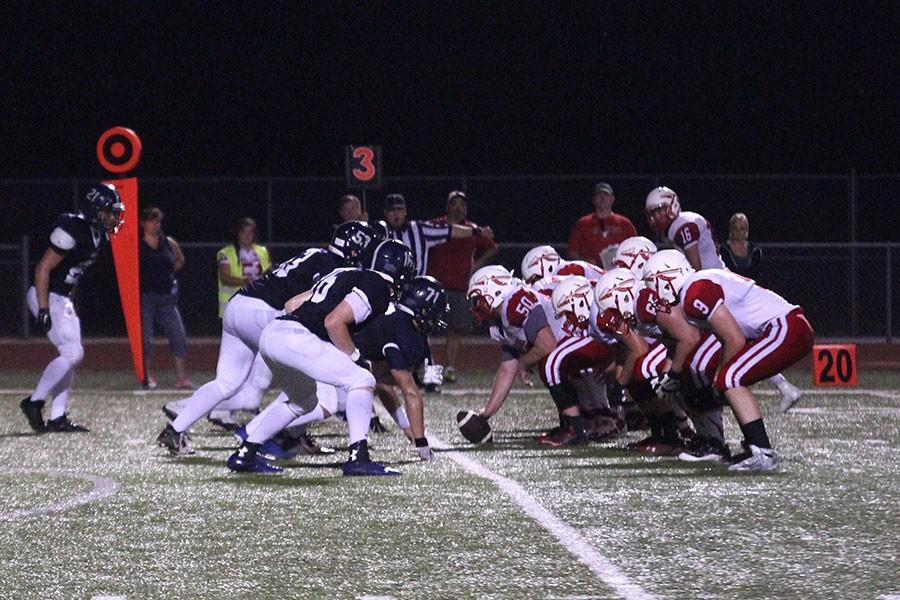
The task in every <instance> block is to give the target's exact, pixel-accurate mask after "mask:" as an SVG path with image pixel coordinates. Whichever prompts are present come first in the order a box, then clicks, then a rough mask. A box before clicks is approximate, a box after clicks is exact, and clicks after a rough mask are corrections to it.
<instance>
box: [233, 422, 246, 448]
mask: <svg viewBox="0 0 900 600" xmlns="http://www.w3.org/2000/svg"><path fill="white" fill-rule="evenodd" d="M234 437H235V439H237V441H238V443H239V444H243V443H244V442H245V441H247V426H246V425H241V426H240V427H238V428H237V429H235V430H234Z"/></svg>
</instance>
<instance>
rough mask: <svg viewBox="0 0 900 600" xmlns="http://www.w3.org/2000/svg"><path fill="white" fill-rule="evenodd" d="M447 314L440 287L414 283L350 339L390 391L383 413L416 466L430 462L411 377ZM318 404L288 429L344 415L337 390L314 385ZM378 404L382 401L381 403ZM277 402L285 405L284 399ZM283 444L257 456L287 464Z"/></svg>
mask: <svg viewBox="0 0 900 600" xmlns="http://www.w3.org/2000/svg"><path fill="white" fill-rule="evenodd" d="M448 310H449V307H448V305H447V292H446V291H445V290H444V287H443V286H442V285H441V284H440V283H439V282H438V281H437V280H436V279H434V278H433V277H427V276H420V277H416V278H414V279H412V280H411V281H410V282H409V283H408V284H407V285H406V286H405V287H404V288H403V291H402V292H400V298H399V300H397V301H396V302H395V303H394V304H393V306H392V307H391V308H389V309H388V311H387V312H386V313H385V314H384V315H381V316H380V317H377V318H376V319H375V320H374V321H372V323H371V324H370V325H367V326H366V327H365V329H363V330H362V331H358V332H356V333H354V334H353V335H352V338H353V343H354V344H355V345H356V347H357V348H358V349H359V351H360V354H361V355H362V358H363V359H365V360H368V361H371V362H372V367H373V369H372V371H373V373H374V374H375V377H376V380H377V381H378V384H379V385H381V386H384V388H389V389H390V390H391V398H390V400H394V401H395V402H396V404H395V402H391V403H390V405H389V406H390V407H392V408H388V406H386V408H388V411H389V412H391V413H392V416H393V418H394V421H395V422H396V423H397V426H398V427H400V428H401V429H402V430H403V432H404V434H406V436H407V437H408V438H409V440H410V441H411V442H413V443H414V444H415V448H416V452H417V453H418V454H419V458H421V459H422V460H430V459H431V458H432V452H431V448H430V447H429V445H428V439H427V438H426V437H425V412H424V408H425V407H424V400H423V398H422V393H421V392H420V391H419V386H418V385H416V380H415V378H414V377H413V373H414V372H415V371H416V370H417V369H418V368H419V366H421V365H422V363H423V362H425V359H426V358H427V357H428V356H430V351H429V348H428V336H429V335H432V334H435V333H440V332H442V331H443V330H445V329H446V327H447V321H446V316H447V311H448ZM394 386H398V387H399V388H400V391H401V392H403V400H404V404H403V405H400V404H399V401H396V400H395V398H396V396H395V394H394V392H393V389H394ZM318 399H319V405H318V406H317V407H316V408H315V409H314V410H312V411H310V412H308V413H305V414H304V415H302V416H301V417H298V418H297V419H295V420H294V421H292V422H291V423H290V425H289V426H288V429H292V428H296V427H305V426H307V425H309V424H310V423H315V422H319V421H322V420H324V419H327V418H328V417H330V416H331V415H333V414H335V413H336V412H338V411H341V412H346V408H347V401H346V394H345V393H344V392H343V391H342V390H336V389H335V388H333V387H332V386H329V385H323V384H321V383H319V384H318ZM381 399H382V401H384V400H385V398H384V397H382V398H381ZM280 400H281V401H282V402H284V401H285V399H284V398H281V399H280ZM278 401H279V400H276V401H275V402H273V403H272V405H270V408H275V407H277V402H278ZM268 410H269V408H267V409H266V411H268ZM257 425H258V422H252V421H251V423H249V424H248V427H247V431H248V434H250V433H252V432H253V431H254V430H255V428H256V426H257ZM285 440H289V436H287V435H285V434H279V435H278V437H277V438H275V440H273V441H275V442H276V445H273V444H272V443H270V442H266V443H265V444H263V445H262V452H263V453H264V454H270V455H272V456H273V457H275V458H290V456H291V453H290V452H284V450H283V449H282V448H281V445H282V444H281V443H282V441H285Z"/></svg>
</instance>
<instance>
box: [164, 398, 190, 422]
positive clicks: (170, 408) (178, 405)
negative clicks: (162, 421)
mask: <svg viewBox="0 0 900 600" xmlns="http://www.w3.org/2000/svg"><path fill="white" fill-rule="evenodd" d="M186 404H187V400H186V399H182V400H172V401H171V402H166V403H165V404H163V407H162V411H163V414H164V415H166V418H167V419H169V420H170V421H174V420H175V419H177V418H178V415H179V413H181V411H183V410H184V407H185V405H186Z"/></svg>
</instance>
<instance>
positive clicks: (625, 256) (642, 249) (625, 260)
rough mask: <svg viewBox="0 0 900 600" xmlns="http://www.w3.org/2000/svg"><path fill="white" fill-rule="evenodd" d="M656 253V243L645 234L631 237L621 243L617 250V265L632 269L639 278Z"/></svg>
mask: <svg viewBox="0 0 900 600" xmlns="http://www.w3.org/2000/svg"><path fill="white" fill-rule="evenodd" d="M654 254H656V244H654V243H653V242H651V241H650V240H649V239H647V238H645V237H644V236H640V235H638V236H634V237H630V238H628V239H627V240H625V241H624V242H622V243H621V244H619V249H618V250H617V251H616V259H615V266H616V267H619V268H622V269H631V272H632V273H634V274H635V276H637V277H638V278H640V276H641V275H642V274H643V272H644V265H645V264H647V261H648V260H649V259H650V257H651V256H653V255H654Z"/></svg>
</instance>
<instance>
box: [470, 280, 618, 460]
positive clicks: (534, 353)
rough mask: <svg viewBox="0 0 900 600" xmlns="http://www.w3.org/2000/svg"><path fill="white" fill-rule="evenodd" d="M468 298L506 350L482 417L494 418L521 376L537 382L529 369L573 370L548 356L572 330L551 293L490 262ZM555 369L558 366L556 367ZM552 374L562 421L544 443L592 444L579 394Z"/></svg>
mask: <svg viewBox="0 0 900 600" xmlns="http://www.w3.org/2000/svg"><path fill="white" fill-rule="evenodd" d="M467 298H468V300H469V305H470V307H471V310H472V313H473V315H474V316H475V318H476V319H479V320H480V321H487V322H489V323H490V324H491V327H490V333H491V338H492V339H494V340H495V341H497V342H499V343H500V344H501V346H502V350H503V355H502V356H503V358H502V360H501V363H500V366H499V367H498V369H497V373H496V375H495V377H494V384H493V387H492V389H491V394H490V396H489V398H488V401H487V404H486V405H485V407H484V409H482V410H481V411H480V414H481V415H482V416H483V417H485V418H490V417H492V416H493V415H494V414H496V412H497V411H498V410H499V409H500V407H501V406H502V405H503V403H504V402H505V401H506V398H507V396H508V395H509V391H510V389H512V385H513V383H514V382H515V379H516V377H517V376H518V377H520V378H521V380H522V381H523V382H524V383H526V385H532V383H531V380H530V377H529V375H528V374H527V370H528V369H529V368H530V367H532V366H534V365H541V366H542V367H543V368H542V370H541V372H542V379H544V380H546V379H547V376H546V371H547V369H548V368H549V367H548V364H549V365H550V366H551V367H553V366H554V365H556V367H557V368H556V369H555V372H556V373H557V375H558V376H559V377H560V378H562V377H563V373H567V372H568V369H562V370H560V368H561V367H560V365H561V363H559V364H557V363H556V362H552V361H549V359H548V357H549V356H550V355H551V354H552V353H553V352H554V350H556V349H557V346H558V344H559V341H560V340H562V339H563V338H566V337H567V334H566V333H565V332H564V331H563V329H562V323H563V321H562V320H561V319H559V318H557V317H556V315H555V312H554V310H553V307H552V304H551V301H550V298H549V297H548V296H547V295H545V294H540V293H536V292H534V291H533V290H530V289H528V287H526V286H525V284H524V282H522V281H521V280H519V279H516V278H515V277H513V276H512V274H511V273H510V272H509V271H507V270H506V269H504V268H503V267H500V266H488V267H483V268H481V269H479V270H478V271H476V272H475V273H474V274H473V275H472V278H471V279H470V280H469V291H468V293H467ZM572 360H574V355H573V359H572ZM607 362H608V361H607ZM573 364H574V363H573ZM551 371H554V369H552V368H551ZM550 379H551V380H550V381H545V383H547V385H548V388H549V389H550V393H551V396H552V397H553V399H554V402H555V403H556V404H557V410H558V412H559V413H560V421H561V423H560V427H559V428H557V429H555V430H553V431H551V432H550V434H549V435H548V436H546V439H545V440H544V442H545V443H547V444H548V445H552V446H561V445H577V444H584V443H587V437H586V435H585V433H584V423H583V421H582V418H581V412H580V409H579V406H578V398H577V394H575V393H573V392H572V390H571V389H569V388H567V386H566V385H565V384H562V381H560V382H559V383H560V385H557V384H555V383H554V382H555V380H554V378H553V377H551V378H550ZM563 388H566V389H565V390H564V389H563ZM562 392H565V393H562ZM550 438H552V439H550Z"/></svg>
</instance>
